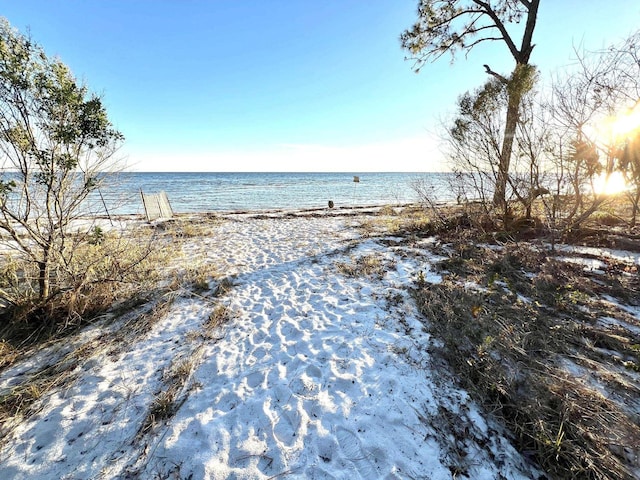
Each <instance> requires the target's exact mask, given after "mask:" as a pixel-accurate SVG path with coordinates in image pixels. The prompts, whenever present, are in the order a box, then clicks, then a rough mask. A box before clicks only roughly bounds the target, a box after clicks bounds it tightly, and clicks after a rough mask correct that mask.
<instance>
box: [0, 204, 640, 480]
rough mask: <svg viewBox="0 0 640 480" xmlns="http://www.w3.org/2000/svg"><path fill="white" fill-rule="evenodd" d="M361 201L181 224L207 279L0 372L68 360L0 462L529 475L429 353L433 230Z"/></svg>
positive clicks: (103, 472) (24, 372)
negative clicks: (420, 297) (388, 229)
mask: <svg viewBox="0 0 640 480" xmlns="http://www.w3.org/2000/svg"><path fill="white" fill-rule="evenodd" d="M366 218H367V213H366V212H364V213H361V214H360V215H358V216H356V217H353V216H350V215H327V214H325V213H323V212H320V213H318V214H314V215H304V216H296V215H292V214H288V215H284V214H279V213H273V214H269V215H251V214H245V215H226V216H221V217H220V218H219V219H218V220H217V221H216V223H215V225H214V226H213V227H212V228H211V232H210V234H207V235H205V236H203V237H200V236H198V237H194V238H193V239H189V238H187V239H185V240H184V242H183V243H182V244H181V245H180V246H179V248H180V249H181V252H179V253H180V255H181V262H183V264H184V266H185V267H186V266H188V267H190V268H192V269H195V270H199V269H202V270H203V271H215V272H218V276H217V279H216V280H213V281H212V282H211V284H210V285H209V288H208V289H206V290H204V291H202V292H194V291H187V290H182V291H178V292H177V293H176V294H175V295H174V297H175V298H172V299H171V302H167V303H166V305H167V306H166V308H164V309H158V312H159V313H158V312H156V316H157V317H158V318H157V320H156V321H155V323H153V325H152V326H150V328H148V330H147V331H145V332H143V333H141V334H138V335H135V336H134V335H132V336H129V335H128V334H127V331H128V329H132V326H133V325H135V322H137V321H139V320H138V319H139V314H140V313H139V312H137V311H136V312H129V313H128V314H124V315H122V317H120V318H118V319H116V320H115V321H113V320H112V321H109V322H106V321H105V322H97V323H96V324H94V325H92V326H90V327H89V328H87V329H85V330H83V331H82V332H81V333H79V334H78V335H76V336H74V337H72V338H70V339H66V340H65V341H64V342H59V343H55V344H53V345H50V346H49V347H47V348H46V349H45V350H43V351H41V352H39V353H37V354H35V355H33V356H30V357H29V358H25V359H23V360H21V361H18V362H16V363H15V364H14V365H12V366H11V367H9V368H7V369H5V370H4V371H3V372H2V373H1V374H0V393H6V392H8V391H10V390H11V389H12V388H14V387H15V386H17V385H20V383H21V382H23V381H25V380H27V379H28V378H30V377H32V376H33V375H34V374H37V372H38V371H39V370H40V369H42V368H43V365H50V364H55V363H57V362H64V361H73V362H75V364H74V366H73V368H72V369H71V370H70V371H71V375H72V377H73V378H72V379H71V380H70V381H68V382H66V383H65V384H64V386H61V387H59V388H53V389H52V390H51V391H49V392H47V393H46V394H45V395H43V396H42V398H40V399H39V402H38V404H37V409H36V413H35V414H33V415H31V416H30V417H29V418H26V419H25V420H24V421H22V422H19V423H18V424H17V425H12V426H10V427H11V428H8V429H7V433H6V435H7V436H6V437H5V440H4V441H3V445H2V450H1V451H0V478H7V479H9V478H11V479H53V478H56V479H68V480H71V479H114V478H117V479H127V478H143V479H147V478H149V479H151V478H163V479H164V478H181V479H193V480H195V479H275V478H300V479H302V478H308V479H375V478H384V479H450V478H473V479H496V478H507V479H531V478H541V473H540V472H539V471H538V470H536V468H535V467H534V466H532V465H531V464H530V463H529V462H528V461H527V459H525V458H523V457H522V456H521V455H520V454H519V453H517V452H516V450H515V449H514V448H513V446H512V444H511V441H510V439H509V437H508V435H506V434H505V433H504V432H503V430H502V429H501V427H500V426H498V425H496V424H495V423H494V422H492V421H491V420H489V419H488V417H487V415H486V414H485V413H483V412H482V410H481V409H480V408H479V407H478V406H477V405H476V404H475V403H474V402H473V401H471V400H470V398H469V396H468V394H467V393H466V392H465V391H464V390H462V389H461V388H459V387H457V386H456V382H455V381H454V378H453V376H452V374H451V373H450V372H449V370H448V368H447V365H445V364H443V363H442V362H441V361H439V360H438V359H434V358H432V357H431V356H430V354H429V353H428V351H429V345H430V344H431V343H432V342H434V341H436V340H434V339H433V338H431V337H430V335H429V334H428V333H427V328H426V327H425V319H424V318H423V317H422V316H421V315H420V314H419V313H418V312H417V309H416V305H415V302H414V300H413V298H412V297H411V295H410V293H409V288H410V287H411V285H412V284H413V282H414V281H415V278H416V276H417V275H419V274H420V275H421V277H423V278H424V279H425V281H426V282H428V283H432V284H437V283H439V282H440V281H441V277H440V275H439V274H437V273H435V272H434V271H433V270H432V268H431V266H432V265H433V262H435V261H436V260H437V259H438V257H437V255H436V254H435V253H433V247H434V245H435V244H436V243H437V242H438V240H437V239H435V238H422V239H416V240H415V241H413V242H409V243H407V242H397V239H396V238H394V237H393V236H388V235H371V232H369V233H367V232H364V231H363V230H362V229H361V228H359V226H360V225H362V223H363V221H364V220H366ZM194 221H197V220H194ZM633 261H637V259H635V260H633ZM419 272H421V273H419ZM223 285H224V287H225V288H224V289H220V288H218V287H220V286H223ZM221 290H222V291H221ZM147 307H148V306H147ZM221 309H223V310H224V312H226V315H227V319H226V321H225V322H223V323H222V324H221V325H220V326H217V327H215V328H211V327H209V326H208V325H210V320H211V318H212V316H213V315H214V314H215V312H219V311H220V310H221ZM134 330H135V329H134ZM118 335H120V337H118ZM114 336H115V337H116V338H119V340H118V341H117V342H107V341H105V338H110V337H114ZM78 351H83V352H85V353H84V355H83V356H78V355H75V352H78ZM185 366H188V368H186V367H185ZM179 371H183V372H184V375H182V376H181V377H180V378H181V381H180V382H179V383H178V384H176V382H175V379H176V378H177V377H178V376H179V375H178V373H176V372H179ZM172 385H173V386H172ZM176 385H178V386H177V387H176ZM171 388H173V390H172V397H171V399H172V408H171V410H170V412H165V413H167V414H166V415H161V414H160V413H161V410H160V409H159V401H160V400H161V399H162V395H163V394H165V393H167V392H168V391H169V390H170V389H171ZM150 412H155V416H154V415H151V417H150V415H149V414H150Z"/></svg>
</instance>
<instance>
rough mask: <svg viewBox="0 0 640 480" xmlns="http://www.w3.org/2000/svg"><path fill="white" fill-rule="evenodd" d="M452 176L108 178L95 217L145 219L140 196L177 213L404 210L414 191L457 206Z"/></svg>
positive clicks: (164, 174)
mask: <svg viewBox="0 0 640 480" xmlns="http://www.w3.org/2000/svg"><path fill="white" fill-rule="evenodd" d="M450 176H451V174H450V173H368V172H367V173H357V172H356V173H264V172H260V173H245V172H243V173H226V172H225V173H212V172H207V173H192V172H174V173H168V172H162V173H152V172H124V173H118V174H107V177H106V178H105V179H104V180H105V182H104V185H103V186H102V187H101V188H100V190H99V191H98V192H95V194H94V195H93V197H92V202H91V203H92V210H93V213H95V214H100V210H102V213H103V214H104V213H109V214H111V215H115V214H144V208H143V206H142V200H141V196H140V192H141V191H142V192H144V193H158V192H161V191H164V192H166V194H167V196H168V198H169V201H170V203H171V207H172V209H173V210H174V212H176V213H201V212H216V211H247V210H249V211H260V210H272V209H303V208H323V207H327V205H328V202H329V201H332V202H333V204H334V206H335V207H336V208H339V207H350V206H371V205H402V204H407V203H415V202H417V201H418V200H419V198H418V194H417V193H416V191H415V185H416V184H420V185H421V186H422V187H421V188H422V189H423V190H425V189H426V190H427V191H429V192H430V194H431V196H432V198H434V199H436V200H438V201H440V202H449V201H452V200H455V197H453V195H452V193H451V189H450V187H449V179H450Z"/></svg>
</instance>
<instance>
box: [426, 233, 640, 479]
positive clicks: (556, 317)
mask: <svg viewBox="0 0 640 480" xmlns="http://www.w3.org/2000/svg"><path fill="white" fill-rule="evenodd" d="M447 241H448V242H450V243H449V245H448V246H449V248H448V249H447V251H448V252H449V255H448V257H447V258H446V259H444V260H442V261H440V262H438V264H437V265H436V268H437V269H440V271H441V273H442V275H443V281H442V282H441V283H439V284H430V283H428V282H426V281H425V280H424V277H423V278H422V279H420V278H419V277H418V278H417V279H416V282H415V289H414V295H415V298H416V301H417V304H418V307H419V308H420V310H421V311H422V313H423V314H424V318H425V325H426V326H427V328H428V329H429V330H430V331H431V332H432V334H433V335H434V336H435V337H436V338H437V339H439V340H440V341H441V342H442V343H434V344H433V345H432V347H430V348H431V349H432V353H433V354H434V355H436V356H438V357H441V358H443V359H445V360H446V362H447V363H448V364H449V365H451V367H452V368H453V370H454V372H455V375H456V377H457V379H458V381H460V382H461V384H462V385H463V386H464V388H465V389H467V390H468V391H469V392H470V394H471V395H472V396H473V397H474V398H475V399H476V400H477V401H478V402H480V403H481V404H483V405H484V407H485V408H486V410H487V411H490V412H492V414H493V415H495V416H496V417H497V418H499V419H500V420H501V422H502V423H503V424H504V425H506V426H507V427H508V428H509V429H510V430H511V432H512V433H513V435H514V438H515V441H516V444H517V446H518V448H519V450H520V451H521V452H524V453H525V454H526V455H528V456H530V457H531V458H533V459H535V461H536V462H537V463H538V464H539V465H540V466H541V468H542V469H543V470H544V471H545V472H546V473H547V474H548V475H550V476H551V477H552V478H588V479H607V478H624V479H631V478H635V477H634V473H633V472H634V468H635V467H634V465H636V466H637V463H634V462H637V455H638V450H637V445H640V443H639V442H640V428H639V427H638V423H637V421H636V416H637V413H636V412H635V411H634V407H633V406H632V405H631V404H629V403H628V402H627V401H626V399H627V398H628V395H633V396H637V395H638V394H640V377H638V376H637V374H636V373H635V372H636V370H635V368H637V365H638V352H637V349H636V348H635V345H637V342H638V334H637V329H634V328H625V327H624V325H627V323H626V322H630V321H631V322H635V320H633V319H631V317H629V316H628V315H626V313H625V311H624V309H623V308H616V307H613V306H612V304H611V301H615V302H616V303H618V304H620V305H623V304H624V303H625V302H628V301H631V302H635V301H636V300H634V298H635V299H637V295H638V294H640V284H638V278H637V276H634V275H623V276H620V275H619V272H620V271H622V270H624V268H625V266H624V265H623V264H617V263H616V262H613V261H612V262H610V264H609V265H608V266H607V267H606V269H605V270H604V271H602V272H591V273H590V272H588V271H585V270H584V269H583V267H582V266H581V265H579V264H573V263H567V262H566V261H563V260H562V259H561V258H557V257H555V256H553V255H549V252H548V251H546V250H544V249H543V250H540V249H538V248H536V247H534V246H533V245H530V244H525V243H521V244H517V245H515V244H511V245H507V246H505V247H503V248H499V249H496V248H490V246H488V245H485V246H483V245H477V244H476V245H470V244H468V243H467V242H464V241H462V242H460V241H458V240H456V237H455V236H450V237H447ZM620 282H621V283H622V284H621V283H620ZM472 286H473V287H472ZM625 292H627V293H625ZM629 294H630V295H631V296H629ZM612 299H615V300H612ZM602 316H606V317H607V318H611V319H615V320H612V321H613V322H615V323H614V325H618V327H617V328H612V327H611V324H608V323H607V324H605V323H602V322H600V321H598V318H600V317H602ZM625 362H626V363H625ZM627 365H628V366H627ZM576 372H579V373H576ZM576 375H578V376H579V377H580V380H577V379H576ZM632 392H633V393H632Z"/></svg>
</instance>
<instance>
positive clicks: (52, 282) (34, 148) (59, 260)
mask: <svg viewBox="0 0 640 480" xmlns="http://www.w3.org/2000/svg"><path fill="white" fill-rule="evenodd" d="M122 139H123V136H122V134H121V133H120V132H118V131H117V130H116V129H115V128H114V127H113V125H112V124H111V123H110V121H109V119H108V118H107V113H106V109H105V107H104V104H103V102H102V99H101V98H100V97H99V96H97V95H95V94H93V93H91V92H90V91H89V90H88V88H87V87H86V86H85V85H83V84H81V83H79V82H78V81H77V80H76V79H75V77H74V76H73V75H72V73H71V72H70V70H69V68H68V67H67V66H66V65H65V64H64V63H62V62H61V61H60V60H59V59H57V58H51V57H48V56H47V55H46V54H45V52H44V51H43V50H42V48H41V47H40V46H39V45H38V44H37V43H36V42H35V41H34V40H33V39H31V38H30V37H29V36H28V35H23V34H21V33H20V32H18V31H17V30H15V29H14V28H13V27H12V26H11V25H10V24H9V22H7V21H6V20H5V19H0V152H1V153H2V155H1V159H0V231H1V232H2V240H3V243H4V244H5V245H6V246H7V247H8V248H9V249H11V250H12V251H14V252H16V255H17V256H18V257H19V259H20V261H21V262H22V264H23V265H25V266H26V268H25V269H23V270H22V271H16V272H15V273H16V275H15V276H14V281H15V282H17V283H18V284H21V285H22V293H24V294H26V295H29V296H35V297H36V298H37V300H38V302H39V304H40V306H41V307H43V308H44V305H45V304H46V303H47V302H48V301H49V300H50V299H52V298H54V297H57V296H60V295H65V294H67V292H69V289H72V286H71V285H69V284H66V283H61V282H60V281H59V277H60V272H62V271H64V272H65V273H66V274H68V275H71V276H72V277H74V280H75V281H76V285H77V282H80V283H82V284H87V283H90V282H91V281H92V280H90V279H89V278H88V276H86V277H85V278H84V279H79V278H78V275H79V274H80V272H78V271H77V270H75V266H76V264H75V263H74V257H77V256H78V253H77V252H78V251H79V250H86V248H88V247H89V246H95V245H96V244H98V243H100V242H101V241H102V240H103V232H102V231H101V230H100V229H99V228H98V227H96V226H95V225H90V226H88V227H87V226H86V225H85V226H80V225H79V224H77V223H76V224H74V222H76V221H77V220H78V219H79V218H80V217H81V216H82V215H87V214H90V213H91V211H90V205H91V201H90V199H92V198H93V197H92V194H94V193H97V192H98V188H99V186H100V185H101V183H102V181H103V180H104V178H105V176H104V175H103V172H106V171H113V169H114V168H115V167H116V165H117V164H118V161H117V158H116V152H117V149H118V146H119V144H120V142H121V141H122ZM32 267H33V268H32ZM93 267H97V265H96V264H95V262H94V265H93ZM93 267H92V268H91V269H92V270H94V271H95V268H93ZM109 268H111V267H109ZM89 270H90V269H87V270H85V273H88V271H89ZM34 275H35V276H34ZM32 280H35V282H32ZM70 294H71V295H73V292H72V293H70ZM2 296H3V297H6V295H5V293H2ZM6 301H7V300H6V299H5V302H6Z"/></svg>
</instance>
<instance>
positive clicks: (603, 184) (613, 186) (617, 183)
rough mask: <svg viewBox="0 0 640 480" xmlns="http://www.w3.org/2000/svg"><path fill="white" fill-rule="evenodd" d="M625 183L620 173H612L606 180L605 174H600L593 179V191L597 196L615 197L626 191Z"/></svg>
mask: <svg viewBox="0 0 640 480" xmlns="http://www.w3.org/2000/svg"><path fill="white" fill-rule="evenodd" d="M628 188H629V187H628V186H627V182H625V180H624V176H623V175H622V172H613V173H611V175H609V177H608V178H607V175H606V174H605V173H602V174H601V175H600V176H599V177H598V178H596V179H595V181H594V184H593V190H594V191H595V193H597V194H605V195H615V194H617V193H622V192H624V191H625V190H627V189H628Z"/></svg>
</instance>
